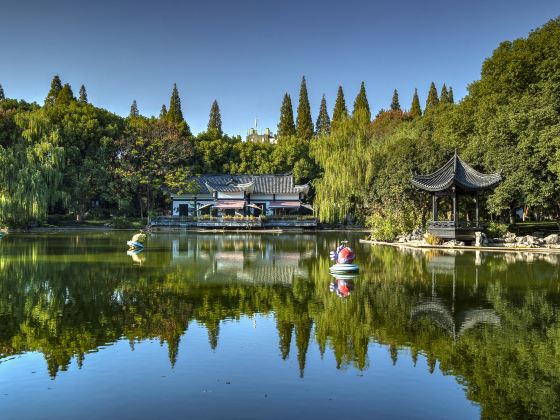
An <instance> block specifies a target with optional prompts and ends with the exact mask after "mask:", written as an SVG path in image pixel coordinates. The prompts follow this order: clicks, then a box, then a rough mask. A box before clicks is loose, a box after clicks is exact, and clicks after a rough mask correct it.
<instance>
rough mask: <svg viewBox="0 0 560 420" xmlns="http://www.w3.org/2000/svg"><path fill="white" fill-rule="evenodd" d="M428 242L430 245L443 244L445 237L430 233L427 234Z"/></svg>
mask: <svg viewBox="0 0 560 420" xmlns="http://www.w3.org/2000/svg"><path fill="white" fill-rule="evenodd" d="M426 242H427V243H428V244H430V245H441V244H443V239H441V238H440V237H439V236H435V235H432V234H431V233H428V234H427V235H426Z"/></svg>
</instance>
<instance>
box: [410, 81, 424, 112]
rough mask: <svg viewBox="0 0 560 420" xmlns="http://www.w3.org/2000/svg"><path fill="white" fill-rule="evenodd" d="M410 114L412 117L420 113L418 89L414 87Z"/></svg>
mask: <svg viewBox="0 0 560 420" xmlns="http://www.w3.org/2000/svg"><path fill="white" fill-rule="evenodd" d="M410 115H411V116H412V117H413V118H416V117H419V116H421V115H422V108H420V99H419V98H418V89H416V88H415V89H414V96H413V97H412V105H411V106H410Z"/></svg>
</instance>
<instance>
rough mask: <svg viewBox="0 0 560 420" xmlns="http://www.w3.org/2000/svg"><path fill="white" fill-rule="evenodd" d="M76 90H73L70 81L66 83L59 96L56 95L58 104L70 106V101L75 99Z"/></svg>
mask: <svg viewBox="0 0 560 420" xmlns="http://www.w3.org/2000/svg"><path fill="white" fill-rule="evenodd" d="M75 100H76V98H74V92H72V88H71V87H70V85H69V84H68V83H65V84H64V86H63V87H62V89H61V90H60V92H59V93H58V96H57V97H56V105H57V106H68V105H70V103H72V102H73V101H75Z"/></svg>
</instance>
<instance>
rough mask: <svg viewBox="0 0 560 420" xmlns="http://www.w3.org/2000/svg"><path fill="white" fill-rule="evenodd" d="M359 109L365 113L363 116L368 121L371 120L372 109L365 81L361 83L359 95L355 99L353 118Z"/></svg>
mask: <svg viewBox="0 0 560 420" xmlns="http://www.w3.org/2000/svg"><path fill="white" fill-rule="evenodd" d="M359 111H362V112H363V113H364V115H363V117H364V118H365V120H366V121H368V122H369V121H371V111H370V110H369V102H368V99H367V95H366V85H365V83H364V82H362V84H361V85H360V91H359V92H358V96H356V99H355V100H354V110H353V111H352V118H356V116H357V115H358V113H359Z"/></svg>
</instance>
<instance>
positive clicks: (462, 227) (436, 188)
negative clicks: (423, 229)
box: [412, 152, 502, 241]
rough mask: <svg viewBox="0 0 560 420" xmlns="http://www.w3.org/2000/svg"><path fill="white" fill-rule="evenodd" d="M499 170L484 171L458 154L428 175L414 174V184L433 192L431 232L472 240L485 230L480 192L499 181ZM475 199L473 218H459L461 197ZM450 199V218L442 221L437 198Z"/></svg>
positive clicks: (446, 237)
mask: <svg viewBox="0 0 560 420" xmlns="http://www.w3.org/2000/svg"><path fill="white" fill-rule="evenodd" d="M501 180H502V176H501V174H500V173H494V174H483V173H480V172H478V171H477V170H476V169H474V168H472V167H471V166H469V165H468V164H467V163H465V161H463V159H461V158H460V157H459V155H457V152H455V154H454V155H453V157H452V158H451V159H450V160H448V161H447V162H446V163H445V164H444V165H443V166H442V167H441V168H439V169H438V170H437V171H435V172H432V173H431V174H428V175H418V174H413V175H412V184H413V185H414V186H415V187H417V188H419V189H421V190H424V191H427V192H429V193H430V194H431V195H432V215H433V217H432V220H431V221H429V222H428V232H429V233H431V234H432V235H434V236H437V237H440V238H443V239H456V240H461V241H472V240H474V238H475V232H477V231H480V230H482V226H481V224H480V220H479V200H478V198H479V194H480V193H481V192H482V191H484V190H488V189H491V188H494V187H495V186H496V185H498V184H499V183H500V181H501ZM460 197H461V198H470V199H474V204H475V212H474V220H468V219H467V220H464V221H459V219H458V211H457V205H458V199H459V198H460ZM442 198H451V211H450V213H451V220H439V218H438V201H439V200H440V199H442Z"/></svg>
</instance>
